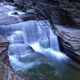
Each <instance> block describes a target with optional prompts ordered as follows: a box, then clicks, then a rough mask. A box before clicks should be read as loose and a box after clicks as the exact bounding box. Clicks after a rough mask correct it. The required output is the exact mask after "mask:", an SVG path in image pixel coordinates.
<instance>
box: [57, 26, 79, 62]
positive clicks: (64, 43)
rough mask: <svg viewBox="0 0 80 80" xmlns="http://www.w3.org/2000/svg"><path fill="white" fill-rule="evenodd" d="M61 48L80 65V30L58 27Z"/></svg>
mask: <svg viewBox="0 0 80 80" xmlns="http://www.w3.org/2000/svg"><path fill="white" fill-rule="evenodd" d="M56 30H57V35H58V39H59V44H60V48H61V50H62V51H64V52H65V53H66V54H67V55H68V56H70V57H71V58H72V59H74V60H75V61H77V62H79V63H80V30H78V29H72V28H64V26H58V25H56Z"/></svg>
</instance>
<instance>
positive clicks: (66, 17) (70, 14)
mask: <svg viewBox="0 0 80 80" xmlns="http://www.w3.org/2000/svg"><path fill="white" fill-rule="evenodd" d="M34 2H35V1H34ZM27 3H28V1H26V2H23V4H21V5H19V4H20V2H19V1H17V3H16V0H15V4H16V7H15V6H13V5H14V4H12V3H4V4H3V3H1V4H0V6H1V7H0V35H1V36H0V60H1V63H0V65H1V66H0V75H1V76H0V80H53V79H54V80H63V79H64V80H80V78H79V74H80V70H79V68H80V65H79V63H80V49H79V48H80V40H79V39H80V37H79V32H80V30H79V27H80V22H79V17H80V14H79V12H80V11H79V8H78V6H79V4H78V5H77V3H78V2H75V1H73V2H72V1H70V2H69V1H67V0H64V1H63V2H62V1H61V0H59V1H57V0H54V1H53V3H52V1H49V3H48V1H44V0H43V1H37V3H36V6H35V3H34V4H32V1H31V2H29V3H30V4H29V5H27V6H26V4H27ZM9 4H10V5H9ZM23 5H25V6H23ZM17 6H18V7H17ZM29 6H30V7H29ZM20 9H22V10H20ZM23 11H24V12H23ZM45 19H47V20H48V21H49V22H50V23H51V25H52V29H53V31H54V30H55V33H56V35H57V36H58V40H59V46H60V50H61V51H62V52H64V54H66V55H67V56H68V58H66V59H61V60H58V59H57V58H53V61H52V60H48V59H46V58H44V59H43V61H44V62H45V63H42V64H41V65H39V66H36V67H33V68H31V69H29V70H25V71H24V70H23V71H18V72H15V71H14V70H13V68H12V66H11V65H10V62H9V57H8V49H9V44H10V43H9V41H8V40H7V39H6V37H5V35H8V34H10V32H8V30H9V31H11V29H10V28H9V27H10V26H11V27H13V28H12V30H13V31H15V26H16V27H17V29H18V26H19V25H20V23H22V22H25V21H28V20H45ZM6 27H7V30H5V29H6ZM5 33H7V34H5ZM2 34H4V35H2ZM59 56H60V55H59ZM46 62H48V63H49V64H47V63H46ZM75 62H76V63H75ZM71 64H73V65H75V66H73V65H71ZM6 65H7V66H8V67H7V66H6ZM63 75H64V76H63Z"/></svg>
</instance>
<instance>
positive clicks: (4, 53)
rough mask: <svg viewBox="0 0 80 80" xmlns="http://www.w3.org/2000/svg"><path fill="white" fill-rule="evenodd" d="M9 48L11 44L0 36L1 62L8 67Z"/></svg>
mask: <svg viewBox="0 0 80 80" xmlns="http://www.w3.org/2000/svg"><path fill="white" fill-rule="evenodd" d="M8 46H9V42H8V41H7V40H6V39H5V38H3V37H2V36H0V61H2V62H3V63H4V64H6V65H7V66H10V64H9V57H8Z"/></svg>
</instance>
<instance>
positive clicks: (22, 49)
mask: <svg viewBox="0 0 80 80" xmlns="http://www.w3.org/2000/svg"><path fill="white" fill-rule="evenodd" d="M0 28H1V29H3V31H4V28H5V30H6V33H7V31H8V30H9V33H8V34H7V35H5V36H7V39H8V40H9V42H10V46H9V51H8V55H9V59H10V63H11V65H12V66H13V68H14V69H15V70H23V69H30V68H32V67H35V66H36V65H40V64H41V63H43V61H42V58H43V59H44V58H45V57H47V58H51V59H52V61H53V59H54V57H55V58H56V59H58V60H61V59H66V56H65V55H64V54H62V53H61V52H60V50H59V44H58V39H57V36H56V35H55V33H54V32H53V31H52V29H51V25H50V23H49V22H48V21H47V20H30V21H26V22H22V23H18V24H12V25H10V26H7V27H4V28H3V27H0ZM46 61H47V60H46Z"/></svg>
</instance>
